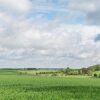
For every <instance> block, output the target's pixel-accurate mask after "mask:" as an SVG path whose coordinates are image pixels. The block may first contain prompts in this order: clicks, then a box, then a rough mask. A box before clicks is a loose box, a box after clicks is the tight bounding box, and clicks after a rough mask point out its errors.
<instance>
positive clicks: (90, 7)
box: [68, 0, 100, 25]
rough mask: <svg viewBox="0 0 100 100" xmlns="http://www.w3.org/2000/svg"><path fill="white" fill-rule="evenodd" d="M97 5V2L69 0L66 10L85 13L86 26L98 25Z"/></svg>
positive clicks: (99, 23) (99, 13)
mask: <svg viewBox="0 0 100 100" xmlns="http://www.w3.org/2000/svg"><path fill="white" fill-rule="evenodd" d="M99 5H100V1H99V0H83V1H82V0H69V5H68V8H69V9H71V10H72V11H78V12H83V13H85V15H86V23H87V24H90V25H100V6H99Z"/></svg>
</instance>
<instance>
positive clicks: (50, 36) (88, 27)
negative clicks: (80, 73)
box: [0, 0, 100, 68]
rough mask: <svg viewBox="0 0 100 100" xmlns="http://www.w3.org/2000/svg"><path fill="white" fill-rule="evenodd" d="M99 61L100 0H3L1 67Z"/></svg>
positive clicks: (0, 11)
mask: <svg viewBox="0 0 100 100" xmlns="http://www.w3.org/2000/svg"><path fill="white" fill-rule="evenodd" d="M94 64H100V0H0V68H8V67H9V68H19V67H34V68H67V67H71V68H81V67H88V66H90V65H94Z"/></svg>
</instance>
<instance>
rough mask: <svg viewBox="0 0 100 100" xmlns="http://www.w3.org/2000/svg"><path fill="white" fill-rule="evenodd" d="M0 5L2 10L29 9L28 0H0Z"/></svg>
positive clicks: (21, 10) (24, 10)
mask: <svg viewBox="0 0 100 100" xmlns="http://www.w3.org/2000/svg"><path fill="white" fill-rule="evenodd" d="M0 7H2V9H4V10H8V9H10V10H15V11H16V10H17V11H19V12H26V11H28V10H30V9H31V3H30V1H29V0H0Z"/></svg>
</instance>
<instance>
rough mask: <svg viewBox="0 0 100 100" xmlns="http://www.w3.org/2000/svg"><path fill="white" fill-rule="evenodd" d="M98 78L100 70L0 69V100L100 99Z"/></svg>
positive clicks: (91, 68)
mask: <svg viewBox="0 0 100 100" xmlns="http://www.w3.org/2000/svg"><path fill="white" fill-rule="evenodd" d="M97 69H98V70H97ZM90 72H92V73H91V75H90ZM94 77H95V78H94ZM99 78H100V71H99V68H97V67H96V69H95V68H94V67H93V66H92V67H88V68H82V69H70V68H66V69H59V70H53V69H52V70H37V69H29V70H28V69H24V70H23V69H18V70H17V69H16V70H15V69H13V70H11V69H6V70H5V69H1V70H0V100H100V94H99V93H100V79H99Z"/></svg>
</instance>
